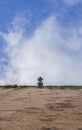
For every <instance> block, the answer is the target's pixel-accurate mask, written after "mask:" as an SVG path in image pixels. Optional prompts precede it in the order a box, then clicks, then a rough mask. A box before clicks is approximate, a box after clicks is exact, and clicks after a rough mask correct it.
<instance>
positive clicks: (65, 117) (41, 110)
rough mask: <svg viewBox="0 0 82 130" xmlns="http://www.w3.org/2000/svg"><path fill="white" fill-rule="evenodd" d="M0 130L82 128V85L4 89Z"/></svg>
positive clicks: (2, 90) (0, 111)
mask: <svg viewBox="0 0 82 130" xmlns="http://www.w3.org/2000/svg"><path fill="white" fill-rule="evenodd" d="M0 130H82V89H78V90H69V89H66V90H61V89H46V88H43V89H38V88H24V89H1V88H0Z"/></svg>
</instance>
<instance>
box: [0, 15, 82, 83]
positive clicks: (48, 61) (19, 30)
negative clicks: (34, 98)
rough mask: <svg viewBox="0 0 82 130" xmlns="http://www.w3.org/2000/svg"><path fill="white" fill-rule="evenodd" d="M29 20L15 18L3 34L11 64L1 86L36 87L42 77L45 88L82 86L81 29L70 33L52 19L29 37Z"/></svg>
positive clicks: (79, 26)
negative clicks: (19, 85) (26, 25)
mask: <svg viewBox="0 0 82 130" xmlns="http://www.w3.org/2000/svg"><path fill="white" fill-rule="evenodd" d="M26 20H27V19H26V18H25V19H24V18H17V17H16V18H15V19H14V21H13V27H12V28H11V29H9V30H8V32H7V33H3V32H0V36H1V37H2V38H3V40H4V42H5V44H6V46H5V48H4V53H5V54H6V57H5V58H3V61H6V62H7V63H8V64H7V65H5V67H4V70H5V71H4V72H3V76H1V80H0V84H27V85H36V83H37V78H38V77H39V76H42V77H43V78H44V84H45V85H65V84H68V85H70V84H72V85H76V84H78V85H80V84H82V69H81V66H82V60H81V58H82V56H81V55H82V54H81V49H82V38H81V35H82V26H81V25H78V27H77V28H75V27H72V28H71V27H70V28H69V31H68V29H65V28H64V27H62V26H61V25H60V23H59V21H58V20H57V18H56V17H55V16H50V17H48V18H47V19H46V20H44V21H43V22H42V23H41V25H40V26H39V27H37V28H36V29H35V30H34V32H33V33H32V34H31V35H30V36H29V34H28V33H26V34H25V32H26V29H25V27H24V26H23V25H24V24H26ZM28 26H29V24H28ZM3 61H2V62H3Z"/></svg>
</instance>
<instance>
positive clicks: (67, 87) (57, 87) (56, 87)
mask: <svg viewBox="0 0 82 130" xmlns="http://www.w3.org/2000/svg"><path fill="white" fill-rule="evenodd" d="M0 87H1V88H8V89H9V88H31V87H33V88H40V87H38V86H27V85H17V84H13V85H4V86H0ZM42 88H48V89H82V86H72V85H65V86H43V87H42Z"/></svg>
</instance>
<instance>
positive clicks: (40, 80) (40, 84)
mask: <svg viewBox="0 0 82 130" xmlns="http://www.w3.org/2000/svg"><path fill="white" fill-rule="evenodd" d="M37 80H38V87H39V88H42V86H43V82H42V80H43V78H42V77H39V78H38V79H37Z"/></svg>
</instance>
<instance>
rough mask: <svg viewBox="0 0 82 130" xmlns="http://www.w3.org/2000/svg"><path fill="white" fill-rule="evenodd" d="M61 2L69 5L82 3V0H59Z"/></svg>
mask: <svg viewBox="0 0 82 130" xmlns="http://www.w3.org/2000/svg"><path fill="white" fill-rule="evenodd" d="M61 1H62V2H65V3H66V4H68V5H70V6H74V5H76V4H78V3H82V0H61Z"/></svg>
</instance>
